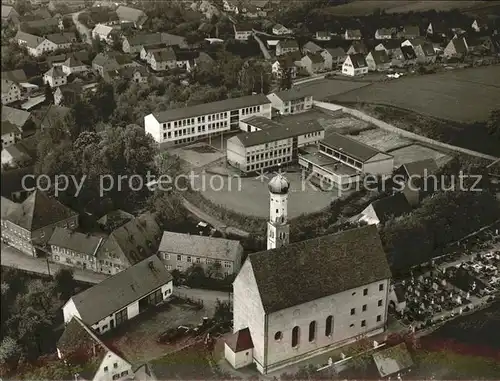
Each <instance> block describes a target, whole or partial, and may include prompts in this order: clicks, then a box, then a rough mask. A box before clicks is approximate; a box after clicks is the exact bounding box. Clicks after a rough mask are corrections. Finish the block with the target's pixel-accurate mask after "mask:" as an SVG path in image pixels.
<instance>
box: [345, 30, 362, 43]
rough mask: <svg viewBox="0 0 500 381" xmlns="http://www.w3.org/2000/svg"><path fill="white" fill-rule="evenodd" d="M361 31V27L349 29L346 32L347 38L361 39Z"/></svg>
mask: <svg viewBox="0 0 500 381" xmlns="http://www.w3.org/2000/svg"><path fill="white" fill-rule="evenodd" d="M361 37H362V35H361V31H360V30H359V29H347V30H346V31H345V33H344V39H346V40H361Z"/></svg>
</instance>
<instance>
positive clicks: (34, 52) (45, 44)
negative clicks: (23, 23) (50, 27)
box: [14, 30, 57, 57]
mask: <svg viewBox="0 0 500 381" xmlns="http://www.w3.org/2000/svg"><path fill="white" fill-rule="evenodd" d="M14 40H15V41H16V42H17V44H18V45H20V46H24V47H26V49H27V50H28V54H29V55H31V56H33V57H39V56H41V55H42V54H46V53H50V52H53V51H55V50H57V45H56V44H55V43H54V42H52V41H49V40H48V39H46V38H43V37H39V36H35V35H33V34H29V33H25V32H22V31H20V30H19V31H18V32H17V34H16V36H15V37H14Z"/></svg>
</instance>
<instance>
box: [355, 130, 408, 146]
mask: <svg viewBox="0 0 500 381" xmlns="http://www.w3.org/2000/svg"><path fill="white" fill-rule="evenodd" d="M349 137H351V138H352V139H354V140H357V141H358V142H361V143H364V144H367V145H369V146H372V147H373V148H376V149H378V150H380V151H391V150H394V149H396V148H399V147H403V146H407V145H410V144H411V143H412V141H411V140H409V139H406V138H404V137H402V136H400V135H397V134H393V133H390V132H387V131H385V130H382V129H380V128H373V129H370V130H365V131H362V132H361V133H359V134H358V135H350V136H349Z"/></svg>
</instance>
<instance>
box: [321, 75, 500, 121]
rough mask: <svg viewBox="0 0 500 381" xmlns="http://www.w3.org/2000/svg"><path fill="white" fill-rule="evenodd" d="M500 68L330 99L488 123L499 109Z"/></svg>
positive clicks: (421, 78) (391, 84)
mask: <svg viewBox="0 0 500 381" xmlns="http://www.w3.org/2000/svg"><path fill="white" fill-rule="evenodd" d="M499 99H500V67H499V66H488V67H481V68H474V69H464V70H453V71H449V72H446V73H442V74H431V75H422V76H415V77H407V78H401V79H397V80H392V81H388V82H379V83H373V84H372V85H370V86H366V87H363V88H359V89H356V90H352V91H349V92H347V93H345V94H339V95H335V96H332V97H329V100H330V101H333V102H346V103H368V104H381V105H387V106H392V107H397V108H400V109H405V110H409V111H414V112H416V113H419V114H422V115H426V116H430V117H433V118H438V119H442V120H449V121H454V122H458V123H473V122H476V121H484V120H486V119H487V118H488V116H489V114H490V112H491V111H492V110H494V109H497V108H499V105H500V103H499V101H498V100H499Z"/></svg>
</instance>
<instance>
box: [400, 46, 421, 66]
mask: <svg viewBox="0 0 500 381" xmlns="http://www.w3.org/2000/svg"><path fill="white" fill-rule="evenodd" d="M401 51H402V52H403V61H402V62H401V63H402V64H403V65H415V64H416V63H417V54H416V53H415V50H414V49H413V47H411V46H402V47H401ZM396 64H397V63H396Z"/></svg>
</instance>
